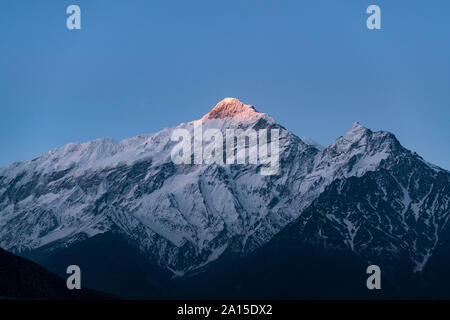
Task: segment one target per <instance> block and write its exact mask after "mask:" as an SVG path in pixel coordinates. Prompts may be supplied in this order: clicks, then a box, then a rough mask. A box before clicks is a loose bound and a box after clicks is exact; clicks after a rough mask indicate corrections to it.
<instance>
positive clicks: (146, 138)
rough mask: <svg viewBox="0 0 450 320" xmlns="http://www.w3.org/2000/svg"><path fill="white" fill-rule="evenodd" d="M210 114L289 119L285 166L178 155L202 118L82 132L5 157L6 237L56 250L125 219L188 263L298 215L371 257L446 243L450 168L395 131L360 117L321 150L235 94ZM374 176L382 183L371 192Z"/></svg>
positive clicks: (416, 253)
mask: <svg viewBox="0 0 450 320" xmlns="http://www.w3.org/2000/svg"><path fill="white" fill-rule="evenodd" d="M200 120H201V121H202V123H203V127H204V128H216V129H219V130H220V131H221V132H223V133H224V132H225V130H226V129H230V128H232V129H237V128H241V129H248V128H252V129H255V130H259V129H279V130H280V134H279V136H280V141H279V146H280V170H279V172H278V174H276V175H272V176H264V175H261V174H260V173H259V170H260V167H261V166H263V164H260V163H258V164H255V165H251V164H246V165H239V164H234V165H227V164H212V165H205V164H199V165H198V164H189V165H188V164H182V165H176V164H174V163H173V162H172V160H171V157H170V154H171V150H172V149H173V147H174V145H175V144H176V142H174V141H172V140H171V136H172V133H173V132H174V131H175V130H176V129H187V130H189V131H191V132H192V131H193V130H194V129H193V128H194V126H195V123H196V121H192V122H187V123H182V124H180V125H179V126H177V127H172V128H166V129H164V130H162V131H160V132H158V133H155V134H151V135H139V136H137V137H134V138H131V139H127V140H123V141H120V142H117V141H114V140H111V139H99V140H95V141H92V142H88V143H71V144H68V145H66V146H64V147H61V148H58V149H55V150H52V151H49V152H48V153H46V154H43V155H41V156H39V157H38V158H36V159H33V160H31V161H27V162H23V163H14V164H12V165H10V166H9V167H6V168H3V169H0V247H3V248H5V249H7V250H9V251H12V252H15V253H19V254H20V253H25V252H34V251H39V252H44V253H41V254H47V255H51V254H52V253H53V252H56V251H58V250H60V249H62V248H66V247H68V246H70V245H72V244H75V243H79V242H82V241H84V240H85V239H88V238H91V237H93V236H95V235H98V234H102V233H106V232H108V231H111V230H115V231H116V232H119V233H120V234H121V235H123V236H125V237H126V238H127V239H128V240H129V242H130V243H132V244H133V245H134V246H135V247H137V248H138V249H139V251H140V252H141V253H142V254H143V255H144V256H146V257H148V259H149V260H150V261H153V262H155V263H156V264H157V265H158V266H160V267H162V268H164V269H167V270H171V272H173V273H174V274H175V275H183V274H185V273H186V272H188V271H193V270H196V269H198V268H201V267H204V266H206V265H208V264H209V263H210V262H212V261H214V260H216V259H217V258H218V257H220V256H221V255H222V254H223V252H225V251H227V252H232V253H233V254H234V255H235V256H245V255H247V254H248V253H250V252H253V251H254V250H255V249H256V248H259V247H261V246H262V245H264V244H265V243H267V242H268V241H270V240H271V239H272V238H273V236H274V235H276V234H277V233H279V232H280V230H282V229H283V228H284V227H285V226H286V225H288V224H290V223H291V224H290V225H289V226H290V227H292V225H294V224H295V225H296V227H295V228H297V229H296V230H298V232H299V236H301V237H303V238H304V241H306V242H320V243H321V244H325V245H328V244H329V245H332V246H335V247H342V248H347V249H349V250H352V251H354V252H356V253H361V254H362V255H364V256H365V257H367V259H372V258H373V256H374V255H375V256H377V255H384V254H385V253H386V252H387V253H388V254H389V256H394V255H395V253H396V252H400V251H401V252H406V253H407V255H408V257H409V259H410V262H411V266H412V268H413V269H414V270H417V271H419V270H421V269H422V268H423V266H424V265H425V264H426V261H427V259H428V258H429V257H430V256H431V255H432V253H433V250H434V248H435V247H436V245H437V244H438V243H439V238H440V233H441V232H442V230H443V228H444V227H445V224H446V222H447V220H448V217H449V214H450V212H449V211H450V210H449V203H448V200H449V187H448V186H449V182H450V180H449V179H450V178H449V173H448V172H447V171H445V170H442V169H440V168H437V167H435V166H433V165H430V164H428V163H427V162H425V161H424V160H422V159H421V158H420V157H419V156H418V155H416V154H413V153H411V152H410V151H408V150H406V149H404V148H403V147H402V146H401V145H400V143H399V142H398V141H397V139H396V138H395V137H394V136H393V135H392V134H390V133H387V132H372V131H370V130H369V129H366V128H364V127H363V126H361V125H360V124H358V123H355V124H354V125H353V126H352V127H351V128H350V130H349V131H348V132H347V133H346V134H345V135H344V136H342V137H340V138H338V139H337V140H336V141H335V142H334V143H333V144H331V145H330V146H328V147H327V148H325V149H323V150H321V149H322V148H320V147H318V146H317V145H315V144H312V143H311V142H310V141H307V142H306V143H305V142H304V141H302V140H301V139H300V138H298V137H297V136H295V135H294V134H293V133H291V132H290V131H288V130H287V129H285V128H284V127H283V126H281V125H280V124H278V123H277V122H276V121H275V120H274V119H272V118H271V117H270V116H268V115H267V114H263V113H259V112H258V111H256V109H255V108H254V107H252V106H250V105H245V104H243V103H242V102H240V101H239V100H237V99H233V98H226V99H224V100H222V101H221V102H219V103H218V104H217V105H216V106H215V107H214V108H213V109H212V110H211V111H210V112H209V113H208V114H206V115H205V116H204V117H202V118H201V119H200ZM200 120H197V121H200ZM361 181H364V182H361ZM356 182H358V183H361V185H359V184H356V185H357V186H356V187H355V186H354V185H355V183H356ZM369 183H370V184H372V185H373V189H371V191H370V192H367V193H362V190H363V187H365V186H367V185H368V184H369ZM327 195H328V196H327ZM325 204H326V205H327V207H324V206H325ZM43 248H45V251H42V249H43Z"/></svg>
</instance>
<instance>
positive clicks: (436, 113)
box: [0, 0, 450, 169]
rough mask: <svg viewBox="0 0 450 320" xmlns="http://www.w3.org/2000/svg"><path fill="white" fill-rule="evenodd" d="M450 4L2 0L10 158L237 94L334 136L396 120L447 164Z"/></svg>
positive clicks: (1, 55)
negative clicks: (374, 20)
mask: <svg viewBox="0 0 450 320" xmlns="http://www.w3.org/2000/svg"><path fill="white" fill-rule="evenodd" d="M70 4H77V5H79V6H80V7H81V11H82V29H81V30H75V31H69V30H68V29H67V28H66V18H67V16H68V15H67V14H66V12H65V11H66V8H67V7H68V6H69V5H70ZM370 4H377V5H379V6H380V7H381V12H382V22H381V23H382V30H377V31H370V30H368V29H367V28H366V23H365V21H366V19H367V16H368V15H367V14H366V13H365V10H366V8H367V7H368V6H369V5H370ZM449 15H450V1H447V0H433V1H425V0H420V1H418V0H410V1H378V0H372V1H363V0H345V1H344V0H341V1H336V0H328V1H324V0H314V1H312V0H311V1H299V0H295V1H273V0H272V1H265V0H254V1H253V0H237V1H229V0H228V1H224V0H208V1H200V0H198V1H197V0H193V1H181V0H178V1H172V0H164V1H162V0H161V1H147V0H142V1H139V0H129V1H114V0H95V1H92V0H89V1H88V0H85V1H76V0H70V1H66V0H39V1H37V0H27V1H25V0H2V1H1V2H0V39H1V40H0V43H1V50H0V150H1V151H0V154H1V157H0V166H6V165H8V164H10V163H11V162H13V161H23V160H30V159H32V158H34V157H35V156H37V155H39V154H41V153H44V152H46V151H48V150H49V149H52V148H55V147H58V146H62V145H64V144H66V143H69V142H74V141H78V142H84V141H89V140H92V139H95V138H99V137H112V138H114V139H117V140H120V139H123V138H127V137H132V136H135V135H137V134H141V133H152V132H156V131H159V130H161V129H162V128H164V127H168V126H173V125H177V124H178V123H180V122H185V121H190V120H194V119H198V118H200V117H201V116H202V115H203V114H205V113H207V112H208V111H209V110H210V109H211V108H212V107H213V105H214V104H215V103H216V102H218V101H219V100H221V99H222V98H224V97H228V96H232V97H237V98H239V99H241V100H242V101H243V102H245V103H248V104H253V105H255V106H256V108H257V109H258V110H259V111H261V112H266V113H268V114H270V115H271V116H272V117H274V118H275V119H276V120H277V121H278V122H279V123H281V124H283V125H284V126H285V127H287V128H288V129H290V130H292V131H293V132H294V133H295V134H297V135H298V136H300V137H303V136H308V137H311V138H313V139H315V140H317V141H318V142H320V143H322V144H324V145H328V144H329V143H331V142H332V141H334V140H335V139H336V138H337V137H339V136H340V135H343V134H344V133H345V132H346V131H347V130H348V129H349V128H350V126H351V125H352V123H353V122H355V121H359V122H360V123H361V124H363V125H365V126H366V127H369V128H371V129H373V130H388V131H391V132H393V133H394V134H396V135H397V137H398V138H399V140H400V141H401V142H402V144H403V145H404V146H406V147H407V148H409V149H411V150H413V151H416V152H417V153H419V154H420V155H422V156H423V157H424V158H425V159H426V160H428V161H430V162H432V163H435V164H437V165H440V166H442V167H444V168H446V169H450V150H449V141H450V126H449V125H450V121H449V120H450V111H449V109H450V41H449V38H450V18H449V17H450V16H449Z"/></svg>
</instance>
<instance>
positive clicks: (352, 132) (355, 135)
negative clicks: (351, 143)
mask: <svg viewBox="0 0 450 320" xmlns="http://www.w3.org/2000/svg"><path fill="white" fill-rule="evenodd" d="M367 132H370V129H367V128H366V127H364V126H363V125H361V124H360V123H359V122H354V123H353V125H352V126H351V128H350V129H349V130H348V131H347V133H346V134H345V135H344V137H345V138H346V139H347V140H355V139H359V138H361V137H362V136H364V135H365V134H366V133H367Z"/></svg>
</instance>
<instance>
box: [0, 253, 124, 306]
mask: <svg viewBox="0 0 450 320" xmlns="http://www.w3.org/2000/svg"><path fill="white" fill-rule="evenodd" d="M0 299H12V300H13V299H39V300H47V299H58V300H60V299H64V300H66V299H70V300H72V299H94V300H98V299H117V298H115V297H114V296H111V295H107V294H103V293H100V292H96V291H93V290H89V289H84V288H81V289H79V290H69V289H67V286H66V281H65V280H63V279H61V278H60V277H58V276H56V275H55V274H53V273H51V272H49V271H47V270H45V269H44V268H42V267H40V266H39V265H37V264H36V263H34V262H32V261H29V260H26V259H23V258H21V257H18V256H16V255H13V254H11V253H9V252H7V251H5V250H3V249H0Z"/></svg>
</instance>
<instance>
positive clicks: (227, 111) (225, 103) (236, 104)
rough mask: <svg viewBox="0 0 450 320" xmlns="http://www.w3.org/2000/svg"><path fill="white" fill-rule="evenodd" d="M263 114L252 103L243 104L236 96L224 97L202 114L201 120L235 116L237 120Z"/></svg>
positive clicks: (257, 116)
mask: <svg viewBox="0 0 450 320" xmlns="http://www.w3.org/2000/svg"><path fill="white" fill-rule="evenodd" d="M262 115H263V114H262V113H259V112H258V111H256V109H255V107H254V106H252V105H248V104H244V103H243V102H241V101H240V100H239V99H236V98H225V99H223V100H222V101H220V102H219V103H218V104H216V105H215V106H214V108H213V109H212V110H211V111H210V112H209V113H207V114H206V115H204V116H203V118H202V120H210V119H225V118H235V119H237V120H245V119H253V118H255V117H256V118H259V117H261V116H262Z"/></svg>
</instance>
